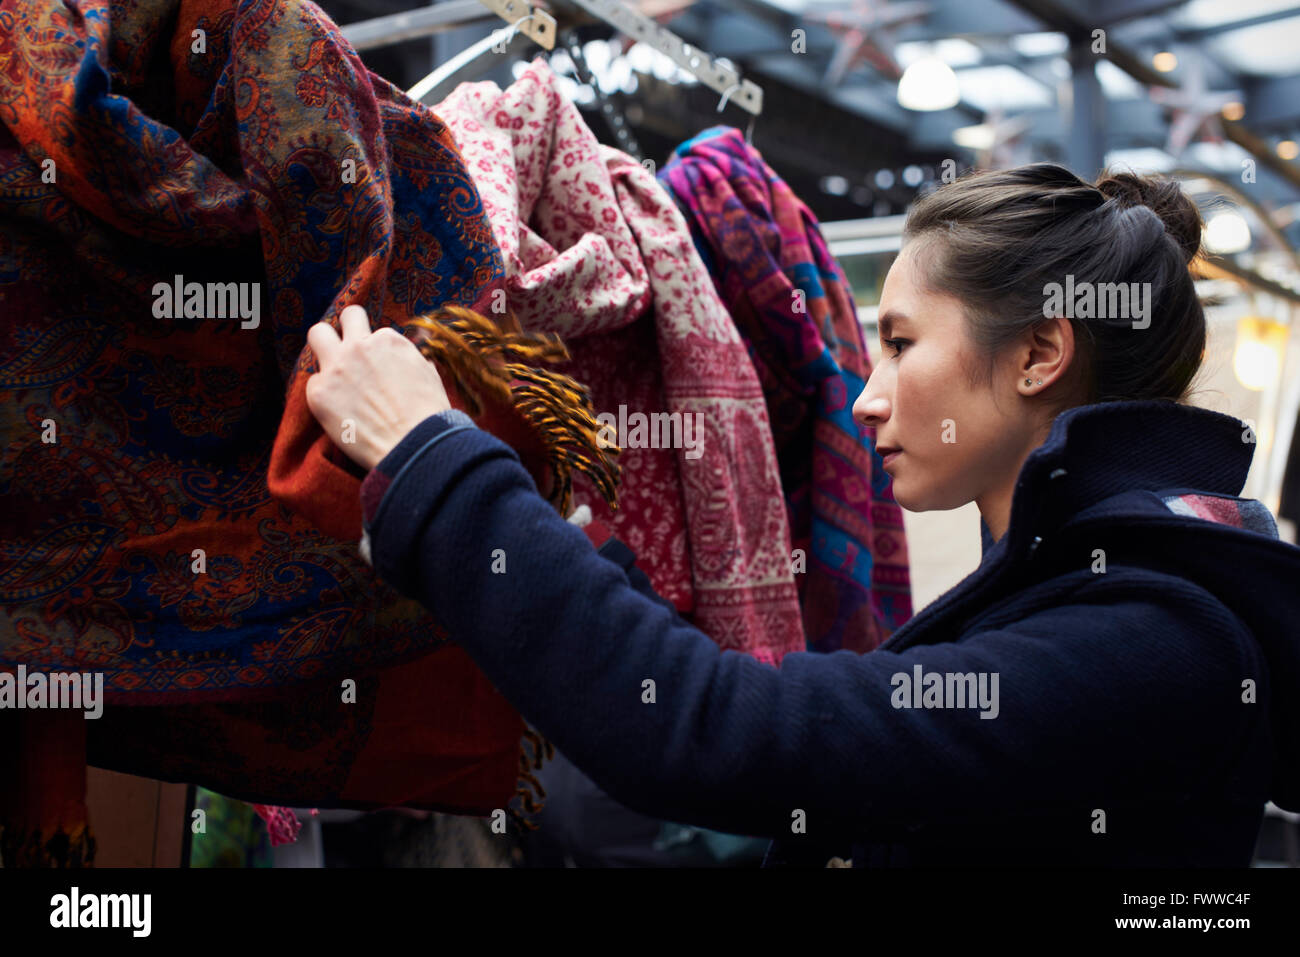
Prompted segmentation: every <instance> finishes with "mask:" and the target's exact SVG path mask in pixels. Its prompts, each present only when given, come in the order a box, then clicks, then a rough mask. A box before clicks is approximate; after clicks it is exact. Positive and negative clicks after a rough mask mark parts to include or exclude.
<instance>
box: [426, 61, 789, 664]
mask: <svg viewBox="0 0 1300 957" xmlns="http://www.w3.org/2000/svg"><path fill="white" fill-rule="evenodd" d="M434 109H435V112H437V114H438V116H439V117H441V118H442V120H443V121H444V122H445V123H446V124H447V126H448V127H449V128H450V130H451V131H452V134H453V135H454V137H455V139H456V142H457V144H458V145H459V147H460V149H461V151H462V152H463V154H464V155H465V157H466V161H467V164H468V167H469V171H470V174H471V175H472V176H473V178H474V182H475V184H476V186H477V188H478V191H479V194H480V195H481V196H482V198H483V205H484V209H485V210H486V211H487V216H488V219H489V221H490V222H491V224H492V230H493V233H494V234H495V236H496V238H497V241H498V243H499V244H500V247H501V251H502V255H503V257H504V261H505V274H506V282H505V289H506V304H507V305H508V306H509V307H510V308H511V309H513V310H514V312H515V313H516V314H517V315H518V317H519V321H520V323H521V325H522V326H523V327H524V328H525V329H527V330H530V331H549V332H556V333H558V334H560V336H561V337H562V338H563V339H564V341H565V343H566V345H567V346H568V347H569V349H570V351H571V353H572V355H573V362H572V363H571V364H570V365H569V366H568V367H566V370H567V371H568V372H569V374H570V375H572V376H573V377H574V378H576V379H578V380H580V381H582V382H583V383H585V384H586V385H587V386H588V387H589V388H590V390H591V394H592V399H593V402H594V404H595V407H596V409H597V410H599V411H600V412H601V413H602V416H603V418H602V421H604V422H605V423H606V425H607V426H608V427H609V437H610V438H611V440H613V441H617V443H618V444H619V445H621V446H622V447H623V452H622V455H621V457H620V465H621V467H622V471H623V478H622V485H621V487H620V490H619V508H618V510H617V511H616V512H612V513H611V511H610V510H609V509H608V508H607V507H605V505H604V503H602V502H600V501H598V500H594V499H593V498H592V497H591V496H590V495H588V496H585V497H583V501H585V502H586V503H587V504H590V505H591V506H592V508H593V510H594V512H595V514H596V516H597V517H598V518H599V519H602V520H604V521H606V522H608V523H609V524H610V525H611V526H612V527H613V528H614V530H615V532H616V533H617V534H618V536H619V537H620V538H621V539H623V540H624V541H625V542H627V543H628V545H630V546H631V547H632V548H633V550H634V551H635V552H636V553H637V555H638V556H639V558H640V562H641V564H642V567H644V568H645V569H646V570H647V573H648V574H649V576H650V578H651V581H652V582H653V584H654V587H655V589H656V590H657V591H658V592H659V593H660V594H661V595H663V596H664V597H666V598H668V599H670V600H671V601H673V603H674V604H675V605H676V606H677V607H678V608H679V609H680V610H682V611H685V612H689V613H690V614H691V615H692V617H693V620H694V621H695V623H696V624H697V625H698V626H699V627H700V628H701V629H702V630H703V631H705V632H706V633H707V634H709V635H710V636H711V637H712V638H713V639H714V640H715V641H717V642H718V643H719V644H720V645H721V646H722V647H724V648H734V649H737V650H741V651H745V652H747V653H749V654H751V655H754V656H756V657H758V658H760V659H763V660H765V661H771V662H778V661H779V660H780V659H781V656H782V655H784V654H785V653H786V652H789V651H791V650H797V649H802V647H803V644H804V640H803V632H802V627H801V625H800V620H799V607H798V601H797V593H796V588H795V584H794V576H793V573H792V571H791V557H790V536H789V530H788V525H787V519H786V514H785V509H784V507H783V505H782V501H781V484H780V477H779V474H778V472H777V463H776V456H775V454H774V450H773V446H772V434H771V427H770V425H769V423H768V418H767V415H768V413H767V408H766V406H765V404H764V400H763V392H762V389H761V388H760V386H759V382H758V379H757V377H756V375H755V373H754V370H753V367H752V366H751V364H750V362H749V360H748V357H747V356H746V353H745V347H744V345H743V344H742V342H741V341H740V338H739V336H738V334H737V332H736V328H735V325H734V323H733V322H732V321H731V318H730V316H728V315H727V311H726V309H725V308H724V306H723V304H722V302H721V301H720V300H719V298H718V295H717V293H716V292H715V290H714V288H713V283H712V281H711V279H710V278H709V275H708V273H707V272H706V271H705V269H704V265H703V263H701V261H700V258H699V255H698V253H697V252H696V251H695V249H694V246H693V244H692V242H691V238H690V234H689V232H688V231H687V228H686V223H685V221H684V220H683V218H682V216H681V214H680V213H679V212H678V211H677V209H676V208H675V207H674V205H673V202H672V199H671V198H670V197H669V196H668V194H667V193H666V192H664V190H663V189H662V188H661V187H660V186H659V185H658V184H657V183H656V182H655V180H654V177H653V176H652V175H651V174H650V173H649V171H648V170H646V169H645V168H643V167H642V166H641V165H639V164H638V163H636V162H635V161H634V160H632V159H631V157H629V156H627V155H626V154H623V153H620V152H618V151H617V150H613V149H611V148H609V147H605V146H602V145H601V144H599V143H598V142H597V140H596V137H595V135H594V134H593V133H592V131H591V130H590V129H589V128H588V127H587V126H586V124H585V123H584V121H583V119H582V116H581V114H580V113H579V111H578V109H577V107H576V106H574V105H573V104H572V103H571V102H569V101H568V100H567V99H566V98H565V97H564V96H563V95H562V93H561V91H560V89H559V82H558V79H557V77H556V76H555V74H554V73H553V72H552V71H551V69H550V68H549V67H548V66H547V65H546V63H545V62H544V61H542V60H537V61H534V62H533V63H531V64H529V65H528V66H527V67H526V69H524V71H523V72H522V73H521V74H520V76H519V77H518V79H517V81H516V82H515V83H514V84H512V85H511V86H510V87H509V88H507V89H505V90H502V89H500V88H499V87H497V86H496V84H494V83H467V84H462V85H461V86H459V87H458V88H457V89H456V90H455V91H453V92H452V94H451V95H450V96H449V97H448V98H447V99H445V100H443V102H441V103H439V104H438V105H437V106H436V107H435V108H434Z"/></svg>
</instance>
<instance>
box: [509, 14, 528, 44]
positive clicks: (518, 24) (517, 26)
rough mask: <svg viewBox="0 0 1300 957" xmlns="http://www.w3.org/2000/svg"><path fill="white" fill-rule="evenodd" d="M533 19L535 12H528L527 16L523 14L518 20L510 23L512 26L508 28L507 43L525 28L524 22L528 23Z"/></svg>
mask: <svg viewBox="0 0 1300 957" xmlns="http://www.w3.org/2000/svg"><path fill="white" fill-rule="evenodd" d="M532 19H533V14H531V13H530V14H527V15H526V16H522V17H520V18H519V19H518V20H516V21H515V22H514V23H512V24H510V26H509V27H507V28H506V29H507V31H508V32H507V33H506V38H505V42H506V43H509V42H510V41H511V40H513V39H514V38H515V37H516V36H518V35H519V31H520V30H522V29H523V26H524V24H525V23H527V22H528V21H529V20H532Z"/></svg>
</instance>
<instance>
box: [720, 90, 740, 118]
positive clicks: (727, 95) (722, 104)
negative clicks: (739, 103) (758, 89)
mask: <svg viewBox="0 0 1300 957" xmlns="http://www.w3.org/2000/svg"><path fill="white" fill-rule="evenodd" d="M739 89H740V84H739V83H733V84H731V86H729V87H727V90H726V92H725V93H723V94H722V100H721V102H719V103H718V112H719V113H721V112H722V111H723V110H725V109H726V108H727V101H728V100H729V99H731V94H733V93H735V92H736V91H737V90H739Z"/></svg>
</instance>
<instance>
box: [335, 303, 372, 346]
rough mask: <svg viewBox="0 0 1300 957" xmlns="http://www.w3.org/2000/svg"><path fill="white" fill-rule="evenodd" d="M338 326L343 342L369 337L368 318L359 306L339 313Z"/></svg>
mask: <svg viewBox="0 0 1300 957" xmlns="http://www.w3.org/2000/svg"><path fill="white" fill-rule="evenodd" d="M339 326H340V327H341V328H342V329H343V338H344V340H345V341H350V340H352V339H364V338H365V337H366V336H368V335H370V317H369V316H367V315H366V311H365V310H364V309H362V308H361V307H360V306H348V307H347V308H346V309H344V310H343V311H342V312H341V313H339Z"/></svg>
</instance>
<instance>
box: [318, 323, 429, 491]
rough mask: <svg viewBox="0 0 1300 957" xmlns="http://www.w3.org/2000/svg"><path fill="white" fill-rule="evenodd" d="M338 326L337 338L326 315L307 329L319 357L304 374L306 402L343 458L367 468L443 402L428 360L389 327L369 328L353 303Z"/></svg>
mask: <svg viewBox="0 0 1300 957" xmlns="http://www.w3.org/2000/svg"><path fill="white" fill-rule="evenodd" d="M339 325H340V326H342V327H343V338H342V339H340V338H339V335H338V333H337V332H335V331H334V327H333V326H331V325H330V324H329V323H326V322H318V323H317V324H316V325H314V326H312V327H311V329H309V330H308V331H307V344H308V345H310V346H311V348H312V351H313V352H315V353H316V359H317V361H318V362H319V363H320V371H319V372H317V373H316V374H315V375H313V376H312V377H311V378H310V379H308V380H307V406H308V408H310V409H311V411H312V415H314V416H316V418H317V419H318V420H319V421H320V424H321V427H322V428H324V430H325V433H326V434H327V435H328V436H329V437H330V438H331V439H332V440H333V441H334V444H335V445H337V446H338V447H339V448H340V449H342V450H343V451H344V452H345V453H346V454H347V456H348V458H350V459H352V461H354V462H356V463H357V464H358V465H361V466H362V467H364V468H366V469H372V468H374V467H375V466H376V465H378V464H379V462H380V460H382V459H383V457H384V456H385V455H387V454H388V453H389V452H391V451H392V450H393V448H394V446H396V445H397V443H398V442H400V441H401V440H402V438H403V437H404V436H405V435H406V433H407V432H409V431H411V429H413V428H415V427H416V426H417V425H419V424H420V423H421V422H423V421H424V420H425V419H427V418H428V417H429V416H431V415H434V414H436V413H438V412H445V411H446V410H447V409H450V408H451V403H450V402H448V401H447V391H446V390H445V389H444V388H443V386H442V379H441V378H440V377H439V376H438V371H437V370H436V369H435V368H434V367H433V363H432V362H430V361H429V360H428V359H426V358H425V357H424V356H422V355H421V354H420V350H419V349H417V348H416V347H415V344H414V343H413V342H411V341H410V340H409V339H407V338H406V337H405V336H403V335H402V334H401V333H400V332H398V331H397V330H396V329H392V328H388V327H385V328H383V329H378V330H376V331H374V332H371V331H370V319H369V317H367V316H366V311H365V310H364V309H362V308H361V307H360V306H348V307H347V308H346V309H344V310H343V312H342V313H341V314H340V315H339Z"/></svg>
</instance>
